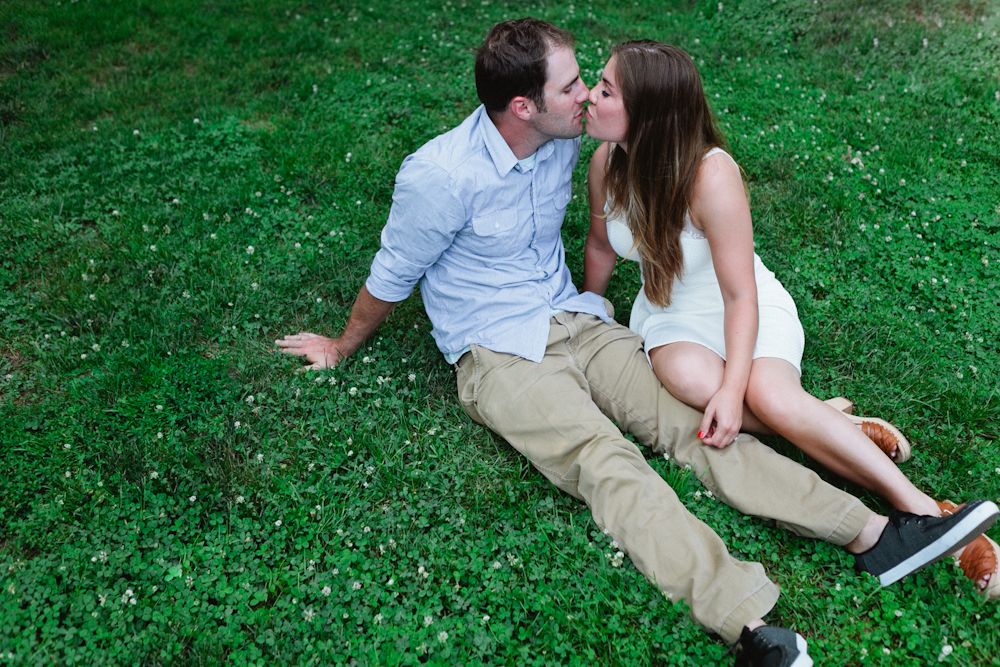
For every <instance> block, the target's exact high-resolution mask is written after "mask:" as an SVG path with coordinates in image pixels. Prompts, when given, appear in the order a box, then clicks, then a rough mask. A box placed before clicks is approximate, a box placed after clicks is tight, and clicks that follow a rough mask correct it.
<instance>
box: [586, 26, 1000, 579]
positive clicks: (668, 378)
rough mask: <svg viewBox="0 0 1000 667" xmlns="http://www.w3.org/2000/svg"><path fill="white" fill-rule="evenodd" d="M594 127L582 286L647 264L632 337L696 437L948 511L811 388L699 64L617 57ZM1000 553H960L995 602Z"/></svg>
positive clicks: (786, 299)
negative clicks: (624, 264)
mask: <svg viewBox="0 0 1000 667" xmlns="http://www.w3.org/2000/svg"><path fill="white" fill-rule="evenodd" d="M586 128H587V134H588V135H590V136H591V137H593V138H595V139H598V140H601V141H603V142H604V143H602V144H601V145H600V147H599V148H598V149H597V151H596V152H595V153H594V156H593V158H592V160H591V163H590V171H589V175H588V185H589V194H590V210H591V214H590V215H591V221H590V231H589V233H588V235H587V241H586V250H585V260H584V262H585V272H584V273H585V275H584V283H583V288H584V289H585V290H589V291H592V292H595V293H597V294H603V293H604V292H605V290H606V288H607V285H608V281H609V279H610V277H611V273H612V270H613V269H614V266H615V263H616V261H617V255H621V256H622V257H626V258H628V259H632V260H637V261H640V262H641V267H642V275H643V286H642V289H640V290H639V294H638V295H637V297H636V300H635V304H634V305H633V308H632V317H631V321H630V326H631V328H632V329H633V330H635V331H636V332H637V333H639V334H640V335H642V336H643V339H644V340H645V345H646V352H647V354H648V356H649V360H650V363H651V364H652V366H653V370H654V371H655V372H656V375H657V376H658V377H659V378H660V381H661V382H662V383H663V384H664V386H666V387H667V389H669V390H670V392H671V393H672V394H674V395H675V396H676V397H677V398H679V399H681V400H682V401H684V402H686V403H688V404H689V405H691V406H693V407H696V408H698V409H700V410H703V411H704V413H705V417H704V421H703V422H702V427H701V432H700V433H699V434H698V437H700V438H702V440H703V441H704V443H705V444H706V445H709V446H713V447H726V446H728V445H730V444H731V443H732V442H733V440H734V439H735V437H736V434H737V433H739V431H740V430H741V428H742V429H743V430H747V431H753V432H758V433H777V434H779V435H781V436H782V437H784V438H785V439H787V440H789V441H790V442H792V443H793V444H795V445H796V446H798V447H799V448H800V449H802V450H803V451H804V452H806V453H807V454H808V455H809V456H811V457H813V458H814V459H816V460H817V461H819V462H820V463H822V464H823V465H825V466H826V467H827V468H829V469H830V470H832V471H834V472H835V473H837V474H838V475H841V476H842V477H844V478H846V479H848V480H850V481H852V482H854V483H856V484H859V485H861V486H864V487H865V488H868V489H871V490H873V491H875V492H877V493H879V494H881V495H882V496H883V497H884V498H886V499H887V500H888V501H889V502H890V503H892V504H893V505H894V506H895V507H896V508H898V509H900V510H903V511H907V512H912V513H914V514H931V515H939V514H941V512H943V511H950V509H951V507H949V506H948V505H947V504H946V503H940V504H939V503H937V502H935V501H934V500H933V499H932V498H930V497H929V496H928V495H927V494H925V493H923V492H922V491H920V490H919V489H917V488H916V487H915V486H914V485H913V484H912V483H911V482H910V481H909V480H908V479H907V478H906V476H905V475H903V474H902V473H901V472H900V471H899V469H898V468H897V467H896V465H895V464H894V463H893V461H892V458H891V457H894V458H895V459H897V460H902V459H904V458H906V457H907V456H908V454H909V447H908V443H906V441H905V439H903V438H902V435H901V434H899V432H898V431H896V430H895V429H891V426H890V425H888V424H887V423H886V422H881V420H864V421H869V423H873V424H874V425H875V426H876V427H880V428H876V429H875V431H877V432H873V431H869V433H870V434H871V435H872V436H873V438H871V439H870V438H869V437H867V436H866V434H865V432H863V431H862V430H861V429H859V428H858V427H857V425H856V422H858V421H862V420H859V419H858V418H854V420H855V421H854V422H852V421H851V419H849V418H845V415H844V414H842V413H841V412H839V411H838V410H837V409H836V408H835V407H834V406H833V405H829V404H826V403H824V402H823V401H820V400H819V399H817V398H815V397H813V396H811V395H810V394H808V393H807V392H806V391H805V390H804V389H803V388H802V384H801V382H800V379H799V376H800V363H801V359H802V348H803V344H804V336H803V333H802V326H801V324H800V323H799V320H798V316H797V313H796V309H795V303H794V302H793V301H792V298H791V297H790V296H789V295H788V293H787V292H786V291H785V289H784V288H783V287H782V286H781V283H779V282H778V281H777V279H775V277H774V274H773V273H771V272H770V271H769V270H768V269H767V268H766V267H765V266H764V265H763V264H762V263H761V261H760V258H759V257H757V256H756V255H755V254H754V250H753V229H752V224H751V218H750V208H749V205H748V203H747V197H746V192H745V189H744V185H743V179H742V176H741V172H740V168H739V166H738V165H737V164H736V162H734V161H733V158H732V157H730V156H729V155H728V153H726V152H725V150H723V147H724V145H725V141H724V139H723V137H722V135H721V133H720V132H719V130H718V129H717V127H716V125H715V121H714V119H713V117H712V114H711V111H710V110H709V108H708V104H707V102H706V100H705V94H704V91H703V90H702V85H701V79H700V77H699V75H698V71H697V69H696V68H695V66H694V63H693V62H692V61H691V58H690V57H689V56H688V55H687V54H686V53H684V51H682V50H680V49H678V48H676V47H672V46H668V45H666V44H661V43H658V42H650V41H638V42H626V43H624V44H620V45H619V46H617V47H615V49H614V50H613V52H612V55H611V58H610V60H609V61H608V63H607V65H606V66H605V68H604V71H603V73H602V77H601V80H600V82H599V83H598V84H597V85H596V86H595V87H594V88H593V89H592V90H591V94H590V106H589V107H588V108H587V121H586ZM873 439H874V440H879V441H880V442H881V445H882V446H883V448H884V450H885V451H884V453H883V451H882V450H880V448H879V446H877V445H876V444H875V442H873ZM886 455H888V456H886ZM998 554H1000V549H998V548H997V546H996V544H995V543H993V542H992V541H989V540H988V538H985V536H984V537H983V538H980V539H978V540H976V542H973V543H972V544H970V545H969V546H968V547H966V549H965V550H964V552H963V554H962V565H963V568H964V569H965V570H966V574H967V576H969V577H970V578H971V579H973V580H974V581H975V582H976V584H977V586H978V587H979V589H980V590H984V591H987V592H988V594H989V595H990V597H998V596H1000V577H997V576H995V575H996V571H997V560H998V559H997V556H998Z"/></svg>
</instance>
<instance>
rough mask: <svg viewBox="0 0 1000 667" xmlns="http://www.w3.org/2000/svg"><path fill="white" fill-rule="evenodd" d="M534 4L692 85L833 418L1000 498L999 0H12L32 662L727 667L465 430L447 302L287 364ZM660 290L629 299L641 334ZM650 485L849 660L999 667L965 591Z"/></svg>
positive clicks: (9, 477)
mask: <svg viewBox="0 0 1000 667" xmlns="http://www.w3.org/2000/svg"><path fill="white" fill-rule="evenodd" d="M869 5H875V6H869ZM528 12H531V13H533V14H535V15H537V16H540V17H542V18H546V19H549V20H552V21H554V22H556V23H558V24H560V25H562V26H564V27H566V28H568V29H570V30H571V31H573V32H574V34H575V35H576V36H577V40H578V58H579V61H580V64H581V67H582V69H583V75H584V78H585V80H586V81H587V82H588V83H589V82H593V81H594V80H595V78H596V74H597V72H598V71H599V69H600V67H601V66H602V64H603V62H604V60H605V58H606V56H607V53H608V51H609V49H610V47H611V45H613V44H614V43H616V42H618V41H620V40H622V39H626V38H635V37H651V38H656V39H661V40H665V41H670V42H674V43H677V44H679V45H681V46H683V47H684V48H686V49H688V50H689V51H690V52H691V53H692V54H693V55H694V57H695V58H696V60H697V62H698V64H699V66H700V68H701V70H702V75H703V77H704V79H705V82H706V87H707V90H708V94H709V97H710V101H711V103H712V105H713V107H714V108H715V110H716V112H717V114H718V116H719V119H720V122H721V123H722V126H723V128H724V129H725V131H726V133H727V134H728V137H729V139H730V142H731V145H732V149H733V152H734V154H735V156H736V157H737V159H738V160H739V162H740V163H741V165H742V166H743V168H744V169H745V170H746V173H747V177H748V180H749V185H750V191H751V197H752V203H753V210H754V219H755V225H756V237H757V247H758V252H759V253H760V254H761V256H762V257H763V259H764V261H765V262H766V263H767V264H768V266H769V267H770V268H771V269H773V270H774V271H775V272H776V273H777V275H778V277H779V278H780V279H781V280H782V281H783V282H784V284H785V285H786V286H787V287H788V289H789V291H790V292H791V293H792V295H793V296H794V297H795V299H796V302H797V304H798V308H799V313H800V315H801V318H802V320H803V324H804V326H805V329H806V332H807V337H808V341H809V342H808V345H807V349H806V356H805V359H804V364H803V366H804V369H803V370H804V375H803V381H804V384H805V385H806V387H807V388H808V389H810V390H811V391H813V392H814V393H816V394H817V395H820V396H829V395H836V394H845V395H848V396H850V397H851V398H853V399H854V400H855V401H856V402H857V403H858V405H859V406H860V409H861V410H862V411H863V412H865V413H875V414H879V415H885V416H888V417H891V418H892V419H893V420H894V421H895V422H896V423H897V424H898V425H899V426H900V427H901V428H902V429H903V430H904V431H905V432H906V433H907V434H908V435H909V436H910V437H911V440H912V441H913V442H914V443H915V449H914V454H915V456H914V459H913V460H912V461H910V462H908V463H907V464H905V466H906V467H905V469H906V472H907V473H908V474H909V475H911V477H912V478H913V479H914V480H915V481H916V482H917V483H918V485H919V486H921V487H923V488H925V489H927V490H929V491H930V492H932V494H933V495H936V496H939V497H951V498H953V499H955V500H964V499H968V498H973V497H989V498H994V499H995V498H997V497H998V496H1000V468H998V467H997V465H998V464H1000V444H998V442H997V438H998V434H1000V400H998V399H1000V397H998V385H1000V382H998V378H1000V360H998V359H1000V356H998V354H997V352H998V348H997V344H996V331H998V330H1000V308H998V307H997V297H996V295H997V293H998V290H1000V285H998V271H997V266H998V264H1000V252H998V248H997V246H998V244H1000V205H998V199H997V194H998V193H1000V157H998V155H1000V153H998V151H997V146H998V145H1000V90H998V89H1000V84H998V76H1000V65H998V63H1000V39H998V36H997V32H998V29H1000V15H998V7H997V4H996V3H994V2H986V1H975V0H963V1H961V2H929V1H919V0H913V1H906V2H904V1H902V0H891V1H886V2H881V3H862V2H849V1H847V0H831V1H829V2H823V3H814V2H805V1H793V0H773V1H769V2H765V1H763V0H758V1H755V2H744V3H735V2H725V3H721V4H720V3H716V2H697V3H676V4H668V5H664V3H662V2H654V1H653V0H637V1H636V2H633V3H620V2H604V1H596V0H595V1H592V2H586V1H585V2H574V3H572V4H564V3H555V2H541V3H532V4H531V5H530V6H529V5H525V4H523V3H509V6H504V5H503V4H500V3H489V4H487V3H479V2H465V1H462V2H456V1H454V0H452V1H451V2H446V3H445V4H443V5H442V4H440V3H431V2H422V1H420V2H409V3H404V4H403V5H400V4H399V3H390V2H386V1H384V0H376V1H375V2H372V3H369V4H366V5H356V6H351V5H349V4H347V3H322V2H314V1H310V0H300V1H298V2H291V1H281V0H274V1H271V2H265V1H263V0H261V1H260V2H247V1H244V2H239V3H237V2H219V1H216V2H203V3H199V2H193V1H191V0H172V1H170V2H166V1H163V0H161V1H159V2H156V1H146V2H96V1H93V0H80V1H73V2H70V1H66V0H63V1H62V2H47V3H37V2H28V1H25V0H12V1H8V2H5V3H3V4H0V36H2V39H0V234H2V239H3V252H2V253H0V332H2V333H0V425H2V426H0V452H2V461H3V464H4V468H5V470H4V473H5V474H3V475H2V476H0V572H2V573H3V576H2V590H0V627H2V629H0V662H2V661H8V662H13V663H17V664H52V663H65V664H94V663H114V664H125V663H137V662H142V663H148V664H163V663H171V664H178V663H179V664H217V663H219V662H224V661H225V662H229V663H232V664H244V663H250V662H256V663H260V664H274V663H279V664H281V663H290V662H294V663H305V664H326V663H349V662H351V661H352V660H353V661H357V662H358V663H362V664H383V663H384V664H397V663H402V664H413V663H417V662H431V663H435V664H454V663H477V662H487V663H495V664H548V663H569V664H579V663H584V662H587V663H593V662H600V663H622V664H670V665H684V664H687V665H707V664H718V663H719V662H723V663H724V662H727V661H729V660H730V658H729V657H728V656H727V655H726V653H725V647H724V646H722V645H721V644H720V643H718V642H713V641H711V640H710V639H709V638H708V637H707V636H706V635H705V633H704V632H703V631H702V630H701V629H700V628H699V627H697V626H696V625H695V624H694V623H693V622H692V621H690V620H689V618H688V617H687V614H686V611H685V609H684V608H683V606H681V605H672V604H670V603H669V602H667V601H666V600H664V599H663V598H662V597H661V596H660V595H659V594H658V593H657V591H656V589H655V588H654V587H653V586H652V585H650V584H649V583H648V582H646V581H645V579H644V578H643V577H642V576H641V575H640V574H638V572H636V570H635V569H634V568H633V567H632V566H631V565H630V564H629V562H628V561H627V560H626V561H625V562H624V564H621V565H620V566H616V564H615V563H614V562H613V555H614V548H613V547H612V545H611V544H610V542H609V540H608V538H607V537H606V536H604V535H602V534H601V533H600V531H599V530H598V529H597V528H596V527H595V525H594V524H593V522H592V521H591V520H590V517H589V514H588V513H587V511H586V509H585V508H584V507H583V506H581V505H580V504H579V503H577V502H576V501H574V500H573V499H571V498H569V497H568V496H564V495H560V494H559V492H558V491H557V490H556V489H555V488H554V487H552V486H551V485H550V484H549V483H548V482H546V481H545V480H544V479H543V478H542V477H541V476H540V475H538V474H537V473H536V472H534V470H533V469H532V468H531V467H530V465H528V464H527V463H526V462H525V461H523V460H522V459H520V458H519V457H518V456H517V455H515V454H514V453H513V452H512V451H511V450H510V449H509V448H508V447H507V446H506V445H505V444H504V443H503V442H501V441H500V440H498V439H496V438H494V437H493V436H492V435H491V434H489V433H488V432H487V431H485V430H484V429H482V428H480V427H478V426H476V425H474V424H472V423H471V422H470V421H469V420H468V418H467V417H465V415H464V414H463V413H462V411H461V408H460V407H459V406H458V402H457V400H456V399H455V396H454V379H453V376H452V373H451V371H450V370H449V368H448V367H447V366H446V365H445V364H444V363H443V361H442V360H441V357H440V355H439V353H438V352H437V350H436V348H435V347H434V345H433V341H432V340H431V338H430V336H429V333H428V332H429V324H428V322H427V320H426V317H425V316H424V314H423V310H422V308H421V305H420V303H419V300H418V299H417V298H414V299H411V300H410V301H408V302H407V303H405V304H403V305H402V306H401V307H399V308H397V310H396V312H395V313H394V314H393V315H392V317H391V318H390V319H389V321H388V322H387V324H386V325H385V326H383V327H382V329H381V330H380V332H379V334H378V336H377V337H376V338H375V339H373V340H372V341H371V343H370V345H369V346H367V347H366V348H364V349H362V350H360V351H359V352H358V354H357V355H356V356H355V357H353V358H352V359H350V360H349V361H347V362H346V363H345V364H343V366H342V367H340V368H338V369H336V370H334V371H330V372H324V373H320V374H298V373H296V372H295V369H296V367H297V363H296V362H295V361H294V360H291V359H288V358H284V357H282V356H279V355H276V354H274V353H273V350H272V346H271V341H272V340H273V339H274V338H276V337H279V336H280V335H282V334H284V333H290V332H295V331H299V330H303V329H306V330H314V331H319V332H326V333H333V332H336V331H338V330H339V328H340V327H341V326H342V325H343V323H344V321H345V319H346V316H347V312H348V307H349V304H350V302H351V300H352V299H353V296H354V294H355V293H356V291H357V289H358V287H359V285H360V284H361V283H362V281H363V280H364V278H365V276H366V275H367V269H368V265H369V262H370V260H371V257H372V255H373V254H374V252H375V250H376V249H377V246H378V232H379V229H380V228H381V225H382V223H383V221H384V218H385V215H386V213H387V211H388V207H389V204H390V197H391V192H392V185H393V178H394V175H395V172H396V169H397V168H398V166H399V163H400V162H401V161H402V159H403V157H404V156H405V155H406V154H408V153H409V152H412V151H413V150H415V149H416V148H417V147H418V146H419V145H420V144H421V143H423V142H424V141H426V140H427V139H430V138H431V137H433V136H434V135H436V134H437V133H439V132H441V131H442V130H445V129H447V128H449V127H451V126H453V125H455V124H456V123H457V122H459V121H460V120H461V119H462V118H464V117H465V115H467V114H468V113H469V112H470V111H471V110H472V109H473V108H474V106H475V95H474V89H473V82H472V75H471V70H472V67H471V64H472V60H471V53H472V50H473V49H474V47H475V46H476V45H477V44H478V43H479V41H480V40H481V39H482V37H483V36H484V34H485V32H486V30H487V29H488V27H489V26H490V25H491V24H492V23H493V22H495V21H498V20H501V19H504V18H513V17H516V16H520V15H523V14H525V13H528ZM876 40H877V41H876ZM925 40H926V41H925ZM593 148H594V145H593V143H592V142H585V144H584V154H585V156H584V157H585V158H586V155H587V154H588V153H589V151H591V150H593ZM581 162H582V163H585V159H584V160H582V161H581ZM578 172H579V173H577V175H576V176H577V188H576V193H577V195H576V199H575V200H574V201H573V203H572V204H571V207H570V210H569V213H568V216H567V221H566V225H565V227H564V238H565V240H566V244H567V253H568V261H569V263H570V268H571V270H572V271H573V273H574V275H576V276H577V277H578V278H579V277H580V276H581V272H582V268H581V265H582V242H583V237H584V234H585V230H586V225H587V223H586V204H585V197H584V192H585V190H584V188H583V167H582V164H581V168H580V169H579V170H578ZM251 248H252V250H251ZM637 285H638V276H637V273H636V270H635V269H634V267H622V270H619V272H618V274H617V275H616V277H615V278H614V280H613V283H612V287H611V291H610V294H609V296H610V297H611V298H612V300H613V301H614V302H615V304H616V306H617V307H618V314H619V319H623V320H627V310H628V305H629V303H630V302H631V298H632V296H633V294H634V292H635V290H636V289H637ZM775 444H776V446H778V447H783V448H784V445H783V444H782V443H775ZM786 451H787V450H786ZM792 455H793V456H795V454H794V453H792ZM652 463H653V465H654V466H655V467H656V468H657V469H658V470H660V471H661V472H662V473H663V474H664V476H665V477H666V479H667V480H668V481H669V482H670V483H671V484H672V485H673V486H674V487H675V489H677V491H678V493H679V494H680V495H681V497H682V498H683V499H684V500H685V501H686V502H687V503H688V505H689V506H690V507H691V509H692V510H693V511H694V512H695V513H696V514H697V515H698V516H699V517H701V518H703V519H704V520H705V521H707V522H708V523H709V524H710V525H712V526H713V527H714V528H716V529H717V530H718V532H719V533H720V534H721V535H722V536H723V538H724V539H725V540H726V542H727V544H729V545H730V547H731V549H732V550H733V552H734V553H736V554H738V555H739V556H741V557H745V558H750V559H755V560H759V561H761V562H762V563H763V564H764V565H765V567H766V568H767V570H768V572H769V573H770V574H771V576H772V577H773V578H774V579H775V580H776V581H777V582H778V583H779V584H780V585H781V587H782V591H783V595H782V598H781V600H780V601H779V603H778V606H777V607H776V609H775V611H774V612H773V613H772V615H771V616H770V618H771V619H772V620H773V621H775V622H779V623H783V624H787V625H791V626H793V627H795V628H797V629H799V630H800V631H802V632H803V633H804V634H805V635H806V637H807V639H808V640H809V642H810V646H811V652H812V654H813V656H814V657H815V659H816V660H817V664H831V665H842V664H845V665H846V664H873V665H894V666H895V665H924V664H929V663H934V662H936V661H937V659H938V657H939V655H941V656H942V657H943V659H944V662H945V663H946V664H955V665H986V664H992V663H994V661H995V660H996V654H997V650H998V648H1000V630H998V628H1000V611H998V609H1000V607H998V606H997V605H996V604H989V603H984V602H982V601H980V600H979V599H978V598H977V597H976V596H974V595H973V594H972V592H971V588H970V586H968V585H967V583H968V582H966V581H965V580H964V579H963V578H962V577H961V574H960V573H959V572H958V571H957V570H956V569H954V568H951V567H947V566H943V565H939V566H936V567H933V568H929V569H927V570H925V571H923V572H921V573H919V574H917V575H915V576H913V577H910V578H908V579H907V580H906V581H904V582H902V583H900V584H899V585H897V586H894V587H893V588H890V589H887V590H880V589H878V587H877V586H876V585H875V584H874V582H873V581H872V580H871V579H870V578H865V577H860V576H857V575H855V574H854V573H853V572H852V571H851V564H852V563H851V560H850V558H849V557H848V556H847V555H846V554H845V553H843V552H842V551H840V550H838V549H836V548H834V547H832V546H830V545H826V544H820V543H813V542H807V541H804V540H801V539H798V538H795V537H793V536H791V535H789V534H787V533H784V532H782V531H779V530H777V529H775V528H774V527H772V526H770V525H768V524H767V523H766V522H763V521H759V520H755V519H749V518H745V517H742V516H741V515H739V514H738V513H737V512H735V511H733V510H731V509H729V508H728V507H725V506H722V505H721V504H719V503H718V502H716V501H714V500H712V499H711V498H709V497H707V496H704V495H702V494H701V487H700V485H699V484H698V483H697V481H696V480H695V479H694V478H693V477H692V476H691V475H690V474H689V473H688V472H686V471H684V470H680V469H677V468H676V467H674V466H673V465H672V464H669V463H667V462H664V461H662V460H658V461H653V462H652ZM828 478H830V477H828ZM830 479H832V478H830ZM834 481H835V483H838V484H843V483H842V482H840V481H838V480H834ZM852 490H854V491H857V490H856V489H852ZM863 497H864V498H865V499H866V500H867V501H869V502H870V503H871V504H872V505H873V506H875V507H879V508H882V509H885V506H884V504H883V503H882V502H881V501H880V500H879V499H877V498H872V497H870V496H867V495H864V496H863ZM995 532H996V531H994V533H995ZM445 633H446V634H445ZM946 645H947V646H950V647H952V651H953V652H952V653H951V654H950V655H943V654H942V647H943V646H946Z"/></svg>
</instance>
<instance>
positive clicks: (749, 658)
mask: <svg viewBox="0 0 1000 667" xmlns="http://www.w3.org/2000/svg"><path fill="white" fill-rule="evenodd" d="M736 650H737V653H736V667H812V664H813V661H812V658H810V657H809V654H808V653H806V640H805V639H803V638H802V635H800V634H799V633H797V632H792V631H791V630H786V629H785V628H779V627H776V626H774V625H762V626H760V627H759V628H757V629H756V630H753V631H751V630H748V629H747V628H743V633H742V634H741V635H740V642H739V644H737V649H736Z"/></svg>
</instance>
